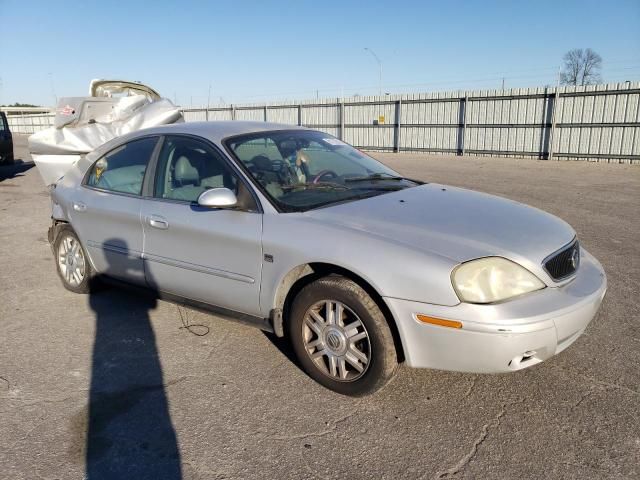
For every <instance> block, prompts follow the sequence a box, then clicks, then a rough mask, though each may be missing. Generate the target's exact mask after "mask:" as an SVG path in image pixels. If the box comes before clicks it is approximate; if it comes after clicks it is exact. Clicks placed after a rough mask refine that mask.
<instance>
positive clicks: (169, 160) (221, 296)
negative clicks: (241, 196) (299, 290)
mask: <svg viewBox="0 0 640 480" xmlns="http://www.w3.org/2000/svg"><path fill="white" fill-rule="evenodd" d="M155 170H156V174H155V187H154V195H153V198H145V199H143V200H142V209H141V219H142V222H143V231H144V253H143V255H144V261H145V272H146V276H147V283H148V284H149V285H151V286H152V287H154V288H156V289H158V290H160V291H162V292H167V293H171V294H174V295H179V296H182V297H186V298H189V299H192V300H197V301H201V302H205V303H208V304H211V305H216V306H219V307H224V308H227V309H230V310H235V311H239V312H242V313H247V314H250V315H260V307H259V292H260V274H261V270H262V244H261V238H262V214H260V213H259V212H257V211H256V210H257V208H249V209H245V210H237V209H236V210H232V209H229V210H226V209H212V208H205V207H200V206H198V204H197V199H198V197H199V196H200V194H201V193H202V192H204V191H205V190H207V189H209V188H216V187H226V188H229V189H230V190H232V191H234V192H236V194H237V192H238V191H239V189H241V188H246V186H245V185H244V184H242V183H241V182H242V180H241V179H240V178H239V176H238V175H237V174H236V173H235V172H234V170H233V169H232V168H231V167H230V166H229V164H228V163H227V161H226V160H225V159H224V157H223V156H222V154H221V153H220V152H218V151H217V150H216V149H215V148H213V147H212V146H211V145H210V144H208V143H207V142H205V141H203V140H199V139H197V138H194V137H186V136H167V137H165V138H164V142H163V145H162V148H161V149H160V153H159V155H158V159H157V164H156V169H155Z"/></svg>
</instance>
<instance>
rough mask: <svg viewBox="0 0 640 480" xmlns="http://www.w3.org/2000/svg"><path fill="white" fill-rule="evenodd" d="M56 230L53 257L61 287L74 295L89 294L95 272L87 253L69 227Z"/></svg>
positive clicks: (60, 227) (65, 226)
mask: <svg viewBox="0 0 640 480" xmlns="http://www.w3.org/2000/svg"><path fill="white" fill-rule="evenodd" d="M57 230H58V231H57V234H56V237H55V241H54V243H53V256H54V258H55V262H56V271H57V272H58V276H59V277H60V280H62V285H63V286H64V288H66V289H67V290H69V291H71V292H74V293H89V292H90V291H91V283H92V279H93V277H94V273H95V272H94V270H93V267H92V266H91V262H90V261H89V257H88V256H87V252H86V251H85V249H84V247H83V246H82V244H81V243H80V240H79V239H78V236H77V235H76V233H75V232H74V231H73V228H71V226H70V225H66V224H65V225H60V226H59V227H58V229H57Z"/></svg>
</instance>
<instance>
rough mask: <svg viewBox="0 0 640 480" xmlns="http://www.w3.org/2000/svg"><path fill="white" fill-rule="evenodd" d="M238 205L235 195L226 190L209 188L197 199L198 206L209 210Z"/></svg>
mask: <svg viewBox="0 0 640 480" xmlns="http://www.w3.org/2000/svg"><path fill="white" fill-rule="evenodd" d="M237 203H238V198H237V197H236V194H235V193H233V192H232V191H231V190H229V189H228V188H211V189H209V190H205V191H204V192H202V193H201V194H200V196H199V197H198V205H200V206H201V207H209V208H229V207H234V206H235V205H236V204H237Z"/></svg>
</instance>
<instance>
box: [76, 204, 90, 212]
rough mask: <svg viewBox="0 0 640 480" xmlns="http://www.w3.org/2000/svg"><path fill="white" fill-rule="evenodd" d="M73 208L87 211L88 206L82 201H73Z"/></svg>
mask: <svg viewBox="0 0 640 480" xmlns="http://www.w3.org/2000/svg"><path fill="white" fill-rule="evenodd" d="M73 209H74V210H75V211H76V212H86V211H87V206H86V205H85V204H84V203H82V202H73Z"/></svg>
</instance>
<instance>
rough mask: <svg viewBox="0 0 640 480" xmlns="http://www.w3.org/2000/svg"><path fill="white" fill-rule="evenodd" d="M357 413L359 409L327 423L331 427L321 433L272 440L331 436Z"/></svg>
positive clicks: (279, 437) (284, 436) (301, 434)
mask: <svg viewBox="0 0 640 480" xmlns="http://www.w3.org/2000/svg"><path fill="white" fill-rule="evenodd" d="M356 413H358V410H357V409H356V410H354V411H353V412H351V413H349V414H347V415H345V416H344V417H340V418H338V419H336V420H334V421H333V422H327V425H329V428H327V429H325V430H321V431H319V432H309V433H300V434H296V435H279V436H275V437H272V438H273V439H274V440H300V439H303V438H309V437H324V436H325V435H329V434H331V433H333V432H335V430H336V428H337V427H338V424H340V423H343V422H346V421H347V420H348V419H350V418H351V417H353V416H354V415H355V414H356Z"/></svg>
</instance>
